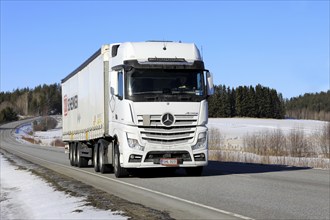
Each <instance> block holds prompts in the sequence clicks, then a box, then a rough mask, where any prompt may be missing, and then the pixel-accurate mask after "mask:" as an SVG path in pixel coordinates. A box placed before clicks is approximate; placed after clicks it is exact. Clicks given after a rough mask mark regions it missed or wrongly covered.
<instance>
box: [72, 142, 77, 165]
mask: <svg viewBox="0 0 330 220" xmlns="http://www.w3.org/2000/svg"><path fill="white" fill-rule="evenodd" d="M72 160H73V166H75V167H76V166H77V144H76V143H73V144H72Z"/></svg>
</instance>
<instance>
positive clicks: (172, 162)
mask: <svg viewBox="0 0 330 220" xmlns="http://www.w3.org/2000/svg"><path fill="white" fill-rule="evenodd" d="M159 162H160V164H161V165H163V166H177V165H178V159H176V158H161V159H160V161H159Z"/></svg>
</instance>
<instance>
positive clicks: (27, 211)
mask: <svg viewBox="0 0 330 220" xmlns="http://www.w3.org/2000/svg"><path fill="white" fill-rule="evenodd" d="M0 160H1V181H0V183H1V197H0V210H1V216H0V219H3V220H5V219H127V217H124V216H121V215H119V214H118V213H115V212H114V213H113V212H111V211H104V210H100V209H96V208H93V207H91V206H85V203H86V202H85V201H84V199H85V198H83V197H72V196H69V195H67V194H65V193H63V192H59V191H55V190H54V188H52V187H51V186H50V185H49V184H48V183H46V182H45V181H44V180H42V179H41V178H39V177H37V176H35V175H33V174H31V173H30V172H28V171H26V170H20V169H17V167H16V166H14V165H11V164H10V163H9V162H8V161H7V159H5V158H4V157H3V156H2V155H0Z"/></svg>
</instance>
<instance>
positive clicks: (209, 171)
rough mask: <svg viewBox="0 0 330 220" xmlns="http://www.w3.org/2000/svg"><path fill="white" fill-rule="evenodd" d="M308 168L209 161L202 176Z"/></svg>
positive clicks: (302, 168) (304, 168) (305, 168)
mask: <svg viewBox="0 0 330 220" xmlns="http://www.w3.org/2000/svg"><path fill="white" fill-rule="evenodd" d="M307 169H311V168H310V167H292V166H286V165H265V164H252V163H238V162H219V161H209V165H208V166H207V167H206V168H205V169H204V172H203V176H217V175H232V174H251V173H270V172H281V171H295V170H307Z"/></svg>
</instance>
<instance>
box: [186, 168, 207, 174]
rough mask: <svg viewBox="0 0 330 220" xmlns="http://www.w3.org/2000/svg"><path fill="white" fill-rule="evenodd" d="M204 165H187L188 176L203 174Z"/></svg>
mask: <svg viewBox="0 0 330 220" xmlns="http://www.w3.org/2000/svg"><path fill="white" fill-rule="evenodd" d="M203 168H204V167H186V168H185V169H186V173H187V175H188V176H201V175H202V173H203Z"/></svg>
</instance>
